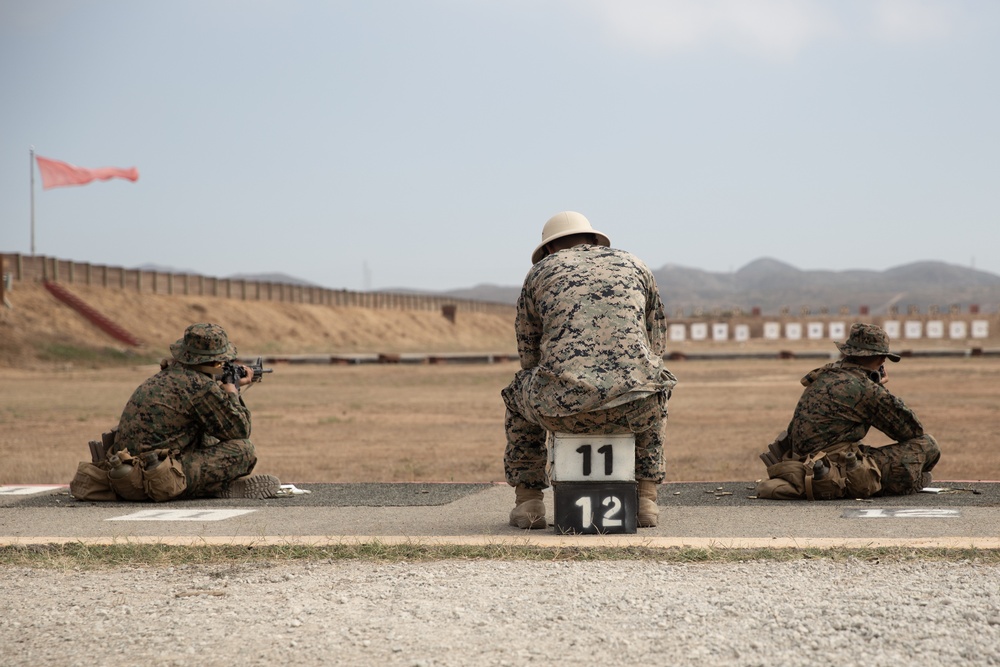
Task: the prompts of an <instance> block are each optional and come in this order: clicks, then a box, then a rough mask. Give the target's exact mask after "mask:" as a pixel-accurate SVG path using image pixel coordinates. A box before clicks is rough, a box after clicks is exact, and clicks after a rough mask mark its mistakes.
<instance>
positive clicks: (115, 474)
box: [108, 454, 132, 479]
mask: <svg viewBox="0 0 1000 667" xmlns="http://www.w3.org/2000/svg"><path fill="white" fill-rule="evenodd" d="M109 463H111V472H109V473H108V476H109V477H110V478H111V479H121V478H122V477H128V476H129V473H131V472H132V465H131V464H130V463H123V462H122V459H121V457H120V456H118V455H117V454H115V455H114V456H112V457H111V459H110V460H109Z"/></svg>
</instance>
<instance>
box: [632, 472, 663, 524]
mask: <svg viewBox="0 0 1000 667" xmlns="http://www.w3.org/2000/svg"><path fill="white" fill-rule="evenodd" d="M656 487H657V483H656V482H653V481H650V480H648V479H640V480H639V510H638V512H636V523H637V524H638V525H639V527H640V528H655V527H656V522H657V519H658V517H659V516H660V508H659V506H658V505H657V504H656Z"/></svg>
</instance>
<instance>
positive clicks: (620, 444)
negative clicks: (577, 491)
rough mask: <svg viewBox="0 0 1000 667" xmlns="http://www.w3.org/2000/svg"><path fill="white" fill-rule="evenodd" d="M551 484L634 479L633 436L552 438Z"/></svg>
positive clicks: (555, 436) (561, 434) (564, 435)
mask: <svg viewBox="0 0 1000 667" xmlns="http://www.w3.org/2000/svg"><path fill="white" fill-rule="evenodd" d="M549 451H550V454H551V457H552V461H551V463H552V470H551V474H550V477H551V479H552V481H553V482H631V481H634V480H635V434H633V433H619V434H613V435H583V434H576V433H554V434H553V435H552V447H551V448H550V450H549Z"/></svg>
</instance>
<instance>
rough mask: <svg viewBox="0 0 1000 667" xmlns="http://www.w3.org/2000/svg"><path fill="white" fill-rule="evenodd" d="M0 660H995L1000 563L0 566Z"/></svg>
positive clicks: (245, 665)
mask: <svg viewBox="0 0 1000 667" xmlns="http://www.w3.org/2000/svg"><path fill="white" fill-rule="evenodd" d="M0 586H2V591H3V593H2V594H0V595H2V600H3V614H2V617H0V664H3V665H32V666H35V665H193V664H197V665H204V666H212V665H232V664H234V663H238V664H240V665H241V667H249V666H251V665H319V664H343V665H407V666H417V665H426V666H428V667H429V666H432V665H523V664H539V665H543V664H557V665H591V664H601V663H603V664H613V665H625V664H641V663H645V664H647V665H653V664H656V665H698V666H699V667H700V666H705V665H710V666H724V665H741V666H743V665H768V666H771V665H788V666H794V665H815V664H836V665H838V666H841V667H849V666H851V665H858V666H859V667H861V666H864V667H873V666H875V665H892V666H894V667H896V666H898V665H903V664H923V665H955V664H962V665H1000V566H995V565H980V564H976V563H969V562H959V563H955V562H938V561H912V562H889V563H881V564H879V563H875V562H867V561H865V562H862V561H852V560H848V561H844V562H841V561H837V562H834V561H830V560H825V559H819V560H806V561H795V562H786V563H774V562H757V561H755V562H752V563H744V564H689V565H688V564H674V563H657V562H653V561H641V562H635V561H629V562H622V561H599V562H541V563H539V562H524V561H433V562H419V563H392V564H385V563H373V562H371V561H336V562H309V563H293V564H285V563H281V564H252V565H237V566H232V565H219V566H182V567H176V568H130V569H124V570H118V571H98V572H93V571H88V572H74V571H66V572H63V571H52V570H42V569H30V568H14V567H7V568H2V569H0Z"/></svg>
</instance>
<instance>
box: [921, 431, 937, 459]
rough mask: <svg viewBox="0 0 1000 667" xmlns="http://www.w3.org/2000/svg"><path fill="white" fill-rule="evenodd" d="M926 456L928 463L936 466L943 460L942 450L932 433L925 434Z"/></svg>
mask: <svg viewBox="0 0 1000 667" xmlns="http://www.w3.org/2000/svg"><path fill="white" fill-rule="evenodd" d="M924 454H925V456H927V463H928V464H930V465H934V464H935V463H937V462H938V459H940V458H941V448H940V447H939V446H938V443H937V440H935V438H934V436H933V435H931V434H930V433H925V434H924Z"/></svg>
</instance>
